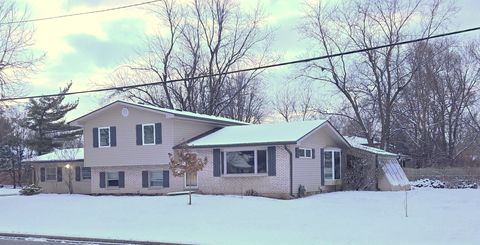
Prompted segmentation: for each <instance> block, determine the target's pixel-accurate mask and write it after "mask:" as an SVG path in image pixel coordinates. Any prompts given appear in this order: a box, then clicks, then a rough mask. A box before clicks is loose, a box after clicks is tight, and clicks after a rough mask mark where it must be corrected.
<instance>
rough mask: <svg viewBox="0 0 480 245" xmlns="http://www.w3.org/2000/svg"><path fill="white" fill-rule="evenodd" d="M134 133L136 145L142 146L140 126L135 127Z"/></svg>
mask: <svg viewBox="0 0 480 245" xmlns="http://www.w3.org/2000/svg"><path fill="white" fill-rule="evenodd" d="M135 131H136V134H137V145H142V143H143V142H142V124H137V125H135Z"/></svg>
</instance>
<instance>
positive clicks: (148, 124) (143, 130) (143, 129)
mask: <svg viewBox="0 0 480 245" xmlns="http://www.w3.org/2000/svg"><path fill="white" fill-rule="evenodd" d="M145 126H152V127H153V143H148V144H147V143H145ZM155 143H157V142H155V123H144V124H142V145H155Z"/></svg>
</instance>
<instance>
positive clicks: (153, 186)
mask: <svg viewBox="0 0 480 245" xmlns="http://www.w3.org/2000/svg"><path fill="white" fill-rule="evenodd" d="M153 172H158V173H160V175H161V176H162V184H161V185H152V173H153ZM156 181H158V180H156ZM163 182H164V179H163V170H150V171H148V187H149V188H163V184H164V183H163Z"/></svg>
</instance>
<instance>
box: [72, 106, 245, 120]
mask: <svg viewBox="0 0 480 245" xmlns="http://www.w3.org/2000/svg"><path fill="white" fill-rule="evenodd" d="M116 103H120V104H126V105H130V106H134V107H137V108H139V109H142V110H148V111H153V112H157V113H161V114H164V115H175V116H176V117H179V118H187V119H193V120H198V121H206V122H214V123H217V124H220V125H225V126H230V125H239V126H240V125H249V123H246V122H241V121H238V122H234V121H233V120H234V119H228V118H225V119H228V120H232V121H231V122H228V121H223V120H221V119H213V118H200V117H195V116H188V115H181V114H176V113H175V112H173V113H170V112H165V111H162V110H161V109H162V108H160V107H159V108H158V109H155V108H149V107H146V106H144V105H142V104H135V103H132V102H127V101H122V100H116V101H113V102H111V103H109V104H107V105H105V106H102V107H100V108H98V109H96V110H93V111H91V112H89V113H87V114H85V115H83V116H80V117H77V118H75V119H73V120H72V121H70V122H68V124H72V125H74V126H79V124H78V123H77V121H79V120H81V119H83V118H85V117H89V116H91V115H92V114H95V113H97V112H99V111H101V110H103V109H106V108H107V107H110V106H112V105H113V104H116ZM192 113H194V112H192ZM206 116H209V115H206Z"/></svg>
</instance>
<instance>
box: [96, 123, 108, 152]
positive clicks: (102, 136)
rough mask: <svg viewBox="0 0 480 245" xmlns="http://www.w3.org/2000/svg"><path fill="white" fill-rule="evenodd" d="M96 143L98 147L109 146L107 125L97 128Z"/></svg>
mask: <svg viewBox="0 0 480 245" xmlns="http://www.w3.org/2000/svg"><path fill="white" fill-rule="evenodd" d="M98 145H99V146H100V147H110V128H109V127H104V128H99V129H98Z"/></svg>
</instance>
